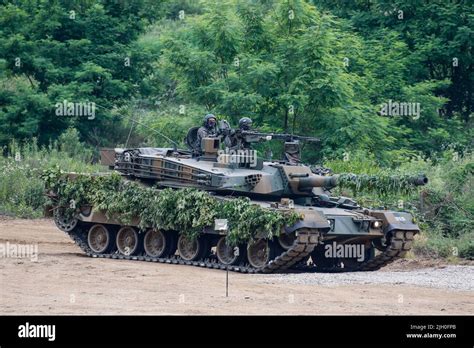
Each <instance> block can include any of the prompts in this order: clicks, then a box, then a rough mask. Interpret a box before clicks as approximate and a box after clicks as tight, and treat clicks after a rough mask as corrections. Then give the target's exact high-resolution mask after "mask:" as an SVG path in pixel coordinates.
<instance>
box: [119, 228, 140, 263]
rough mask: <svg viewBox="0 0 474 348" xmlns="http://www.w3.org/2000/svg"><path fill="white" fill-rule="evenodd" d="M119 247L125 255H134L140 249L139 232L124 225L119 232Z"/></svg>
mask: <svg viewBox="0 0 474 348" xmlns="http://www.w3.org/2000/svg"><path fill="white" fill-rule="evenodd" d="M116 243H117V249H118V251H119V252H120V253H121V254H123V255H126V256H128V255H133V254H134V253H136V252H137V250H138V232H137V230H136V229H134V228H133V227H130V226H124V227H122V228H121V229H120V230H119V231H118V232H117V239H116Z"/></svg>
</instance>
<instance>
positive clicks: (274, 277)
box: [259, 265, 474, 291]
mask: <svg viewBox="0 0 474 348" xmlns="http://www.w3.org/2000/svg"><path fill="white" fill-rule="evenodd" d="M259 280H260V281H261V282H263V283H272V282H275V281H278V282H282V283H287V284H297V285H303V284H304V285H320V286H337V285H354V284H357V285H363V284H390V285H416V286H422V287H429V288H437V289H447V290H455V291H456V290H457V291H474V267H473V266H462V265H456V266H454V265H447V266H443V267H440V268H434V267H429V268H422V269H416V270H413V269H412V270H407V271H378V272H354V273H299V274H269V275H265V277H264V278H260V279H259Z"/></svg>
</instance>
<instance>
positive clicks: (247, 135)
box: [235, 129, 321, 143]
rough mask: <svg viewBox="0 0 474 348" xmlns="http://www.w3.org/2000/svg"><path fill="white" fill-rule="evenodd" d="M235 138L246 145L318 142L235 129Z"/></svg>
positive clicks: (283, 134) (280, 134)
mask: <svg viewBox="0 0 474 348" xmlns="http://www.w3.org/2000/svg"><path fill="white" fill-rule="evenodd" d="M235 136H237V137H241V138H243V139H244V140H245V141H246V142H247V143H255V142H259V141H266V140H272V139H275V140H284V141H285V142H295V141H307V142H314V143H317V142H320V141H321V140H320V139H319V138H314V137H306V136H301V135H294V134H285V133H261V132H255V131H245V130H240V129H237V130H235Z"/></svg>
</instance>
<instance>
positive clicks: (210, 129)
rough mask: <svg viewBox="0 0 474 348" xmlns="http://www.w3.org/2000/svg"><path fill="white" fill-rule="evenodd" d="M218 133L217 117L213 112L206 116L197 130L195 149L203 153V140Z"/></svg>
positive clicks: (198, 152) (196, 151)
mask: <svg viewBox="0 0 474 348" xmlns="http://www.w3.org/2000/svg"><path fill="white" fill-rule="evenodd" d="M217 135H218V134H217V119H216V116H214V115H213V114H207V115H206V116H204V120H203V124H202V126H201V127H200V128H199V129H198V131H197V137H196V142H195V143H194V151H195V153H197V154H200V153H201V140H202V139H203V138H208V137H216V136H217Z"/></svg>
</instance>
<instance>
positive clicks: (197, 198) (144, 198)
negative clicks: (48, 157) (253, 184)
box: [42, 169, 301, 245]
mask: <svg viewBox="0 0 474 348" xmlns="http://www.w3.org/2000/svg"><path fill="white" fill-rule="evenodd" d="M42 177H43V179H44V181H45V187H46V189H47V190H49V191H52V192H54V193H55V194H56V195H57V197H58V199H57V201H55V202H53V203H54V205H56V206H59V207H63V208H64V211H65V214H67V215H69V216H71V215H74V214H76V213H77V207H81V206H84V205H92V206H93V208H94V209H95V210H100V211H104V212H105V213H106V215H107V216H108V217H109V218H115V219H118V220H119V221H120V222H121V223H123V224H130V222H131V220H132V218H134V217H138V218H139V219H140V228H142V229H144V228H148V227H153V228H158V229H164V230H175V231H178V232H179V233H184V234H186V235H187V236H189V237H192V238H195V237H197V236H198V235H199V234H200V233H201V231H202V230H203V228H204V227H206V226H214V221H215V219H227V220H228V225H229V231H228V235H227V240H228V243H229V244H231V245H236V244H238V243H245V242H248V241H250V240H251V239H252V238H254V237H255V236H256V235H257V234H260V233H262V234H263V235H265V236H266V237H268V238H271V237H273V236H278V235H279V233H280V231H281V229H282V228H283V227H284V226H286V225H293V224H294V223H295V222H296V221H298V220H299V219H300V218H301V217H300V215H299V214H298V213H296V212H294V211H277V210H273V209H265V208H262V207H260V206H258V205H255V204H252V203H251V201H250V199H248V198H246V197H238V198H234V199H230V200H224V201H222V200H218V199H216V198H215V197H213V196H211V195H210V194H209V193H207V192H206V191H201V190H197V189H190V188H186V189H179V190H173V189H169V188H168V189H164V190H157V189H156V188H154V187H147V186H144V185H142V184H140V183H139V182H134V181H128V180H123V179H122V177H121V176H120V175H118V174H116V173H113V174H111V175H103V176H94V175H85V174H84V175H78V176H77V177H75V178H74V180H71V179H70V178H69V177H68V176H67V175H65V174H64V173H61V171H59V170H57V169H55V170H48V171H45V172H44V173H43V176H42Z"/></svg>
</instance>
